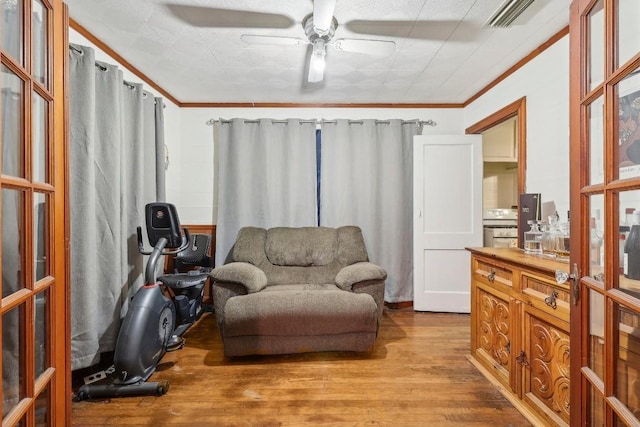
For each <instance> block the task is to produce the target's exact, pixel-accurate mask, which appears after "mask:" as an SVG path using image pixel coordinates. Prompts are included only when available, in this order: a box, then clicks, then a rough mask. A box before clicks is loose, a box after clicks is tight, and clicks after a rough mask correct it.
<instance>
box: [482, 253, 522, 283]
mask: <svg viewBox="0 0 640 427" xmlns="http://www.w3.org/2000/svg"><path fill="white" fill-rule="evenodd" d="M473 267H474V268H473V274H474V275H475V278H476V279H480V280H481V281H483V282H485V283H490V284H500V285H504V286H508V287H513V276H514V273H513V270H512V269H511V268H509V267H508V266H506V265H503V264H501V263H498V262H495V261H490V260H485V259H483V258H474V264H473Z"/></svg>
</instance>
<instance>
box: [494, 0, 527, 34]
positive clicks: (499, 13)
mask: <svg viewBox="0 0 640 427" xmlns="http://www.w3.org/2000/svg"><path fill="white" fill-rule="evenodd" d="M533 2H534V0H505V1H504V2H503V3H502V4H501V5H500V7H498V9H496V11H495V12H493V14H492V15H491V17H490V18H489V19H488V20H487V22H486V23H485V24H484V26H485V27H492V28H508V27H510V26H511V24H513V21H515V20H516V19H517V18H518V17H519V16H520V15H522V13H523V12H524V11H525V10H526V9H527V8H528V7H529V6H531V4H532V3H533Z"/></svg>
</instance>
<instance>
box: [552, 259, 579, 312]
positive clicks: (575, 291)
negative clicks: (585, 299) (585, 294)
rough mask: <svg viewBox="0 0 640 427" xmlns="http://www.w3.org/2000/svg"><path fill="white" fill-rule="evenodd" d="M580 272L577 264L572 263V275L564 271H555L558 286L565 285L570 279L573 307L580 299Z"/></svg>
mask: <svg viewBox="0 0 640 427" xmlns="http://www.w3.org/2000/svg"><path fill="white" fill-rule="evenodd" d="M579 277H580V272H579V271H578V264H577V263H573V273H567V272H566V271H562V270H556V282H557V283H558V284H560V285H562V284H563V283H566V281H567V280H569V279H571V280H572V281H573V283H572V289H571V293H572V295H573V305H577V304H578V300H579V299H580V280H578V279H579Z"/></svg>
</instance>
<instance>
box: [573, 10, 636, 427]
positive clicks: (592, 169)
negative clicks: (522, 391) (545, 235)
mask: <svg viewBox="0 0 640 427" xmlns="http://www.w3.org/2000/svg"><path fill="white" fill-rule="evenodd" d="M639 18H640V1H638V0H574V1H573V2H572V4H571V27H570V39H571V41H570V52H571V166H570V167H571V270H572V271H575V272H576V278H575V279H574V284H573V285H574V291H575V292H574V303H573V305H572V309H571V351H572V355H571V388H572V390H571V425H575V426H578V425H580V426H582V425H589V426H622V425H639V424H640V252H638V250H640V247H638V248H636V245H635V244H634V242H635V241H636V236H637V234H638V233H640V225H637V226H635V225H633V224H634V223H635V222H638V221H640V217H638V216H636V217H635V219H634V215H633V212H634V211H638V212H639V213H640V26H639V25H638V19H639ZM574 265H575V268H574Z"/></svg>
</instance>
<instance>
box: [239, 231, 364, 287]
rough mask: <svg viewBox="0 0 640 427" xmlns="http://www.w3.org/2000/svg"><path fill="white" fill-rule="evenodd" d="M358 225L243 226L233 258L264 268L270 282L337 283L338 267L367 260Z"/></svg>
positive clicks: (270, 283)
mask: <svg viewBox="0 0 640 427" xmlns="http://www.w3.org/2000/svg"><path fill="white" fill-rule="evenodd" d="M368 260H369V258H368V256H367V249H366V247H365V245H364V238H363V236H362V231H361V230H360V228H359V227H355V226H345V227H339V228H328V227H299V228H294V227H276V228H271V229H268V230H266V229H264V228H257V227H244V228H242V229H241V230H240V231H239V232H238V237H237V238H236V242H235V245H234V248H233V261H239V262H248V263H250V264H253V265H255V266H256V267H258V268H260V269H261V270H262V271H264V273H265V275H266V276H267V281H268V284H269V285H273V284H304V283H334V279H335V276H336V274H338V271H340V269H342V268H343V267H346V266H347V265H351V264H354V263H356V262H364V261H368Z"/></svg>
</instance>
